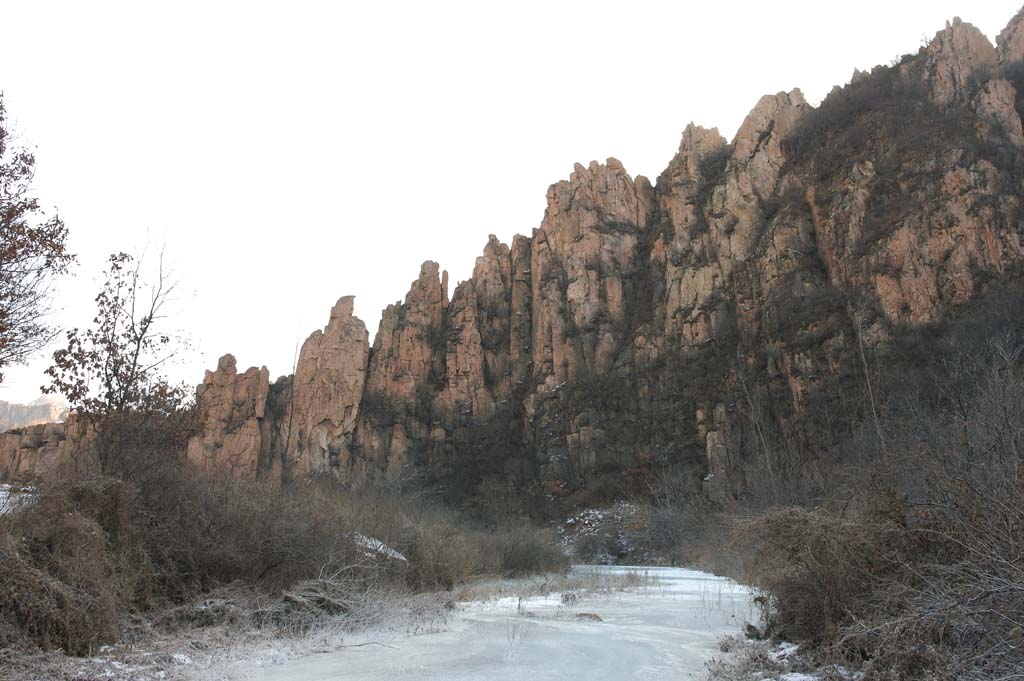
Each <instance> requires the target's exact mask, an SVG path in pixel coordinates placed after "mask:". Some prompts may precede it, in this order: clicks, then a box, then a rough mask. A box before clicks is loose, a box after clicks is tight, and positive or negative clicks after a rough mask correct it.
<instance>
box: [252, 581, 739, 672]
mask: <svg viewBox="0 0 1024 681" xmlns="http://www.w3.org/2000/svg"><path fill="white" fill-rule="evenodd" d="M629 569H631V568H623V567H605V566H580V567H576V568H574V571H580V572H588V571H589V572H611V573H614V572H616V571H619V572H624V571H627V570H629ZM632 569H634V570H637V569H639V570H644V571H647V572H649V573H650V574H651V575H652V576H653V577H655V578H656V579H657V582H656V583H655V584H654V585H653V586H647V587H643V588H640V589H638V590H635V591H627V592H621V593H615V594H612V595H603V596H599V597H592V598H588V597H583V598H576V597H575V595H569V594H566V595H565V597H563V596H562V595H559V594H552V595H550V596H546V597H536V598H528V599H518V598H504V599H500V600H497V601H489V602H471V603H463V604H459V605H458V606H457V607H458V608H459V612H458V613H457V615H456V616H454V617H452V618H451V620H450V622H449V623H448V625H446V626H444V627H442V628H440V629H439V630H433V631H430V632H429V633H423V634H418V635H396V636H393V637H387V636H385V637H380V638H377V639H374V640H366V641H363V642H362V644H361V645H353V646H351V647H346V648H341V649H339V650H335V651H332V652H326V653H321V654H316V655H310V656H307V657H303V658H298V659H291V660H288V661H286V662H284V663H283V664H280V665H276V666H268V667H264V668H262V669H248V670H245V672H244V673H243V675H244V676H245V677H246V678H254V679H261V680H262V681H328V680H334V679H342V678H343V679H352V680H366V681H369V680H377V679H380V680H384V679H389V680H390V679H422V680H430V679H445V680H447V681H460V680H463V681H468V680H470V679H485V680H486V681H504V680H512V679H529V680H530V681H541V680H543V679H567V678H580V679H584V678H585V679H588V681H595V680H599V679H608V680H611V679H638V680H639V679H688V678H693V679H696V678H706V675H707V672H706V669H705V662H707V661H708V660H710V659H712V658H713V657H716V656H717V657H721V656H722V653H721V652H719V648H718V641H719V639H720V638H721V637H722V636H724V635H728V634H735V633H737V632H738V631H739V630H740V629H741V627H742V626H743V624H744V622H748V621H755V620H756V617H757V615H756V611H755V609H754V607H753V605H752V603H751V594H750V592H749V590H748V589H747V588H746V587H743V586H740V585H738V584H735V583H734V582H731V581H729V580H727V579H724V578H721V577H715V576H713V575H709V574H705V573H702V572H695V571H692V570H684V569H679V568H632ZM237 671H242V670H237Z"/></svg>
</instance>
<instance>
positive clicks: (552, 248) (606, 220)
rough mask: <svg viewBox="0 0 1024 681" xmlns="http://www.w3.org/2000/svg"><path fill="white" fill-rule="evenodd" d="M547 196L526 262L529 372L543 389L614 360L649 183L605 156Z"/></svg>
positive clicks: (646, 209)
mask: <svg viewBox="0 0 1024 681" xmlns="http://www.w3.org/2000/svg"><path fill="white" fill-rule="evenodd" d="M547 198H548V207H547V210H546V211H545V214H544V221H543V222H542V223H541V226H540V228H539V229H537V230H536V231H535V232H534V237H533V243H532V247H533V248H532V257H531V263H530V264H531V269H532V275H531V282H532V286H531V289H532V294H533V301H532V302H533V319H532V321H533V339H532V346H533V347H532V359H533V372H534V379H535V381H536V383H537V384H538V385H541V386H544V387H543V388H542V389H543V390H550V389H552V388H554V387H555V386H556V385H559V384H561V383H564V382H566V381H571V380H574V379H575V378H576V377H577V376H578V375H580V374H581V373H582V372H584V371H587V370H589V371H593V372H596V373H604V372H607V371H608V370H609V369H610V368H611V367H612V364H613V363H614V362H615V359H616V357H617V356H618V353H619V351H620V350H621V348H622V344H623V341H624V339H625V337H626V329H625V323H626V297H627V296H626V290H625V289H626V285H627V282H626V281H625V278H626V276H627V275H628V274H629V273H631V272H635V271H636V270H637V268H638V266H640V265H641V263H640V262H639V257H638V247H639V244H640V237H641V231H642V230H643V229H644V228H645V227H646V224H647V218H648V215H649V214H650V212H651V210H652V209H653V191H652V189H651V186H650V183H649V182H648V181H647V178H645V177H642V176H640V177H637V179H636V181H634V180H633V179H632V178H631V177H630V176H629V175H628V174H627V173H626V171H625V169H624V168H623V167H622V164H621V163H619V162H618V161H617V160H615V159H613V158H610V159H608V161H607V164H606V165H599V164H598V163H596V162H593V163H591V164H590V167H589V168H584V167H583V166H581V165H579V164H577V165H576V170H575V172H573V173H572V175H571V176H570V178H569V181H568V182H559V183H557V184H555V185H552V186H551V188H550V189H548V197H547Z"/></svg>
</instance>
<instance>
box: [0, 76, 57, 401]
mask: <svg viewBox="0 0 1024 681" xmlns="http://www.w3.org/2000/svg"><path fill="white" fill-rule="evenodd" d="M11 141H12V140H11V133H10V129H9V127H8V121H7V111H6V109H5V108H4V103H3V99H2V96H0V371H2V369H3V368H4V367H5V366H9V365H11V364H17V363H21V362H24V361H25V360H26V359H28V357H29V356H30V355H32V354H33V353H34V352H37V351H39V350H41V349H42V348H43V347H44V346H46V345H47V344H48V343H49V342H50V341H51V340H52V339H53V338H54V336H55V332H54V330H53V329H52V328H51V327H50V325H49V324H48V323H47V315H48V314H49V312H50V299H51V294H52V290H53V282H54V279H55V278H56V277H57V276H59V275H61V274H64V273H65V272H67V269H68V267H69V266H70V265H71V263H72V262H73V260H74V257H73V256H72V255H70V254H69V253H68V251H67V228H66V227H65V226H64V222H63V221H62V220H61V219H60V217H58V216H56V215H54V216H52V217H50V216H47V215H46V213H45V212H44V211H43V209H42V208H41V207H40V205H39V199H38V198H36V197H35V196H33V195H32V179H33V175H34V173H35V161H36V159H35V155H34V154H33V153H32V152H31V151H29V150H28V149H25V148H24V147H20V146H17V145H12V144H11ZM2 380H3V374H2V373H0V381H2Z"/></svg>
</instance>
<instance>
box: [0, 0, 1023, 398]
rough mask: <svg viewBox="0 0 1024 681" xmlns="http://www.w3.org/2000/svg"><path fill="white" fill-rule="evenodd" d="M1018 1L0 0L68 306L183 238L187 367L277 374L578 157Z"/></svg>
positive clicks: (639, 149) (462, 266) (524, 205)
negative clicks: (62, 230)
mask: <svg viewBox="0 0 1024 681" xmlns="http://www.w3.org/2000/svg"><path fill="white" fill-rule="evenodd" d="M1021 2H1022V0H987V1H986V0H982V1H974V2H969V1H968V0H956V1H953V0H927V1H902V0H895V1H894V0H887V1H885V2H876V1H870V0H867V1H861V2H824V1H822V0H816V1H808V2H802V1H792V2H785V1H781V0H780V1H777V2H771V3H768V2H729V1H726V0H718V1H716V2H696V3H695V2H680V1H675V2H640V1H636V0H634V1H632V2H625V1H624V0H619V1H618V2H602V1H599V0H587V1H585V2H558V1H556V0H548V1H546V2H532V1H524V0H517V1H516V2H505V3H496V2H481V1H479V0H477V1H476V2H465V3H455V2H436V1H435V2H423V1H420V2H399V1H397V0H391V1H390V2H386V3H385V2H358V3H343V2H330V3H328V2H296V1H290V2H276V3H267V2H252V1H247V2H232V3H229V2H174V3H160V4H158V3H149V2H145V3H143V2H126V3H123V4H122V3H117V4H115V3H103V2H89V3H83V2H66V3H57V2H45V1H40V0H33V1H31V2H25V1H23V0H18V1H7V0H0V7H2V12H0V16H2V17H3V23H4V36H3V40H2V41H0V91H2V92H3V93H4V101H5V103H6V105H7V109H8V113H9V115H10V117H11V118H12V119H13V120H14V122H15V124H16V126H17V129H18V131H19V132H20V133H21V139H22V141H23V142H25V143H27V144H30V145H31V146H33V147H35V149H36V153H37V159H38V160H37V164H38V167H37V173H36V188H37V193H38V195H39V196H40V197H41V199H42V201H43V203H44V204H45V205H47V206H49V207H57V208H59V211H60V214H61V215H62V216H63V218H64V219H65V221H66V223H67V225H68V227H69V229H70V233H71V239H70V244H71V249H72V251H74V252H75V253H77V254H78V257H79V265H78V266H77V268H76V273H75V276H74V277H72V278H69V279H68V280H67V281H65V282H64V284H63V286H62V288H61V297H60V300H59V301H58V305H59V306H60V307H61V308H62V311H61V312H60V313H59V314H58V315H57V316H56V318H55V321H56V322H58V323H60V324H63V325H85V324H87V323H88V321H89V320H90V319H91V315H92V306H91V301H92V297H93V295H94V293H95V290H96V288H97V285H98V277H99V272H100V270H101V268H102V266H103V261H104V259H105V257H106V255H107V254H109V253H110V252H112V251H116V250H129V251H131V250H136V251H137V250H141V249H142V248H144V247H145V246H146V243H147V241H148V242H150V243H152V244H156V245H157V246H159V244H161V243H165V244H166V248H167V252H168V254H169V257H170V259H171V260H172V261H173V263H174V265H175V268H176V274H177V278H178V279H180V280H181V283H182V287H183V288H182V291H183V294H182V295H181V296H180V299H179V301H178V309H179V310H180V312H179V313H178V314H177V315H176V316H175V318H174V319H173V320H172V326H173V327H175V328H180V329H185V330H186V331H187V332H188V334H189V336H190V337H191V340H192V342H193V345H194V348H193V349H192V350H191V351H190V352H189V354H188V355H187V356H186V357H185V361H184V363H183V364H182V365H181V366H179V367H178V368H177V369H176V370H175V372H176V377H178V378H183V379H187V380H188V381H189V382H192V383H195V382H198V381H199V380H200V379H201V378H202V372H203V369H204V368H207V367H208V368H212V367H213V366H214V365H215V364H216V360H217V357H219V356H220V355H221V354H223V353H225V352H232V353H234V354H235V355H236V357H238V361H239V366H240V367H241V368H244V367H247V366H250V365H266V366H268V367H269V368H270V371H271V376H272V378H273V377H275V376H277V375H280V374H285V373H290V371H291V365H292V358H293V353H294V349H295V344H296V342H301V340H302V339H304V338H305V337H306V336H307V335H308V334H309V333H310V332H311V331H313V330H314V329H316V328H318V327H322V326H323V325H324V324H325V323H326V321H327V316H328V313H329V311H330V308H331V305H332V304H333V303H334V302H335V300H337V298H339V297H340V296H342V295H345V294H354V295H355V296H356V314H357V315H358V316H360V317H361V318H362V319H363V320H364V321H365V322H366V325H367V327H368V328H369V329H370V334H371V336H372V335H373V334H374V333H375V332H376V329H377V324H378V321H379V318H380V311H381V309H382V308H383V307H384V306H385V305H386V304H388V303H389V302H394V301H396V300H398V299H400V298H402V297H403V296H404V295H405V293H406V291H407V290H408V287H409V283H410V282H411V281H412V280H413V279H415V277H416V275H417V274H418V272H419V265H420V263H421V262H422V261H424V260H427V259H432V260H437V261H438V262H440V263H441V266H442V267H444V268H447V269H448V270H449V273H450V275H451V282H452V285H451V288H452V289H454V284H455V282H457V281H459V280H462V279H465V278H467V277H468V276H469V274H470V273H471V271H472V268H473V261H474V258H475V257H476V256H477V255H478V254H479V253H480V252H481V250H482V248H483V246H484V244H485V243H486V241H487V235H488V234H489V233H493V234H497V235H498V236H499V237H500V238H501V239H502V240H503V241H506V242H508V241H509V240H510V239H511V237H512V236H513V235H514V234H516V233H522V234H529V233H530V232H531V230H532V229H534V228H535V227H537V226H538V225H539V223H540V220H541V218H542V216H543V211H544V205H545V203H544V195H545V191H546V189H547V187H548V185H549V184H551V183H552V182H555V181H557V180H560V179H563V178H567V177H568V175H569V173H570V172H571V171H572V167H573V163H575V162H577V161H579V162H583V163H586V162H588V161H589V160H591V159H598V160H602V161H603V160H604V159H605V158H607V157H608V156H614V157H616V158H618V159H620V160H621V161H622V162H623V163H624V164H625V166H626V168H627V169H628V170H629V171H630V172H631V173H632V174H634V175H636V174H642V175H647V176H648V177H650V178H652V180H653V179H654V178H656V177H657V176H658V174H659V173H660V172H661V171H662V169H663V168H664V167H665V165H666V164H667V163H668V161H669V159H670V158H671V157H672V155H673V153H674V152H675V150H676V148H677V146H678V144H679V137H680V134H681V131H682V130H683V128H684V127H685V126H686V124H687V123H688V122H689V121H695V122H697V123H699V124H702V125H705V126H709V127H710V126H717V127H719V129H720V130H721V131H722V133H723V134H725V135H726V136H727V137H731V136H732V135H733V134H734V133H735V131H736V129H737V128H738V127H739V124H740V123H741V121H742V119H743V117H744V116H745V115H746V114H747V113H748V112H749V110H750V109H751V108H752V107H753V105H754V104H755V102H756V101H757V99H758V97H759V96H761V95H762V94H766V93H773V92H777V91H780V90H788V89H790V88H793V87H800V88H801V89H802V90H803V92H804V94H805V95H806V96H807V98H808V99H809V100H810V101H811V102H813V103H817V102H818V101H820V99H821V98H822V97H823V96H824V94H825V93H826V92H827V91H828V90H829V89H831V87H832V86H833V85H836V84H843V83H846V82H847V81H848V80H849V78H850V75H851V74H852V72H853V70H854V68H855V67H859V68H862V69H863V68H870V67H871V66H873V65H875V64H878V63H887V62H889V61H890V60H892V59H893V58H894V57H896V56H897V55H900V54H903V53H906V52H916V51H917V49H918V47H920V45H921V44H922V40H923V39H925V38H926V37H931V36H933V35H934V34H935V33H936V32H937V31H938V30H940V29H941V28H942V27H943V25H944V22H945V21H946V20H947V19H950V18H952V17H953V16H956V15H958V14H959V15H960V16H962V17H963V19H964V20H965V21H970V22H971V23H974V24H975V25H976V26H978V27H979V28H980V29H981V30H982V31H983V32H984V33H985V34H986V35H988V36H989V37H990V38H991V39H993V40H994V38H995V35H996V34H997V33H998V32H999V31H1000V30H1001V29H1002V28H1003V26H1004V25H1005V24H1006V23H1007V21H1008V20H1009V19H1010V17H1011V16H1013V14H1014V13H1015V12H1016V11H1017V10H1018V9H1019V8H1020V3H1021ZM47 365H48V362H47V359H46V357H40V358H39V360H38V361H36V362H34V363H33V364H32V365H31V366H29V367H23V368H17V367H14V368H11V369H10V370H9V371H8V372H7V373H8V377H7V380H6V382H5V383H3V384H0V399H5V400H9V401H28V400H31V399H33V398H34V397H36V396H37V395H38V387H39V385H41V384H42V382H43V377H42V370H43V368H45V366H47Z"/></svg>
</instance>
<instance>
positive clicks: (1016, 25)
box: [996, 10, 1024, 65]
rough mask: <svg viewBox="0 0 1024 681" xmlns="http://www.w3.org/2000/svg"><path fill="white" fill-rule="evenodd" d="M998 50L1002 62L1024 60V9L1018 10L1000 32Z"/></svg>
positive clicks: (997, 43)
mask: <svg viewBox="0 0 1024 681" xmlns="http://www.w3.org/2000/svg"><path fill="white" fill-rule="evenodd" d="M996 51H997V53H998V54H999V62H1000V63H1001V64H1007V65H1008V64H1013V63H1015V62H1019V61H1024V10H1021V11H1020V12H1017V14H1016V15H1015V16H1014V17H1013V19H1011V20H1010V23H1009V24H1007V25H1006V28H1004V29H1003V30H1002V32H1000V34H999V36H998V37H997V38H996Z"/></svg>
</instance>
